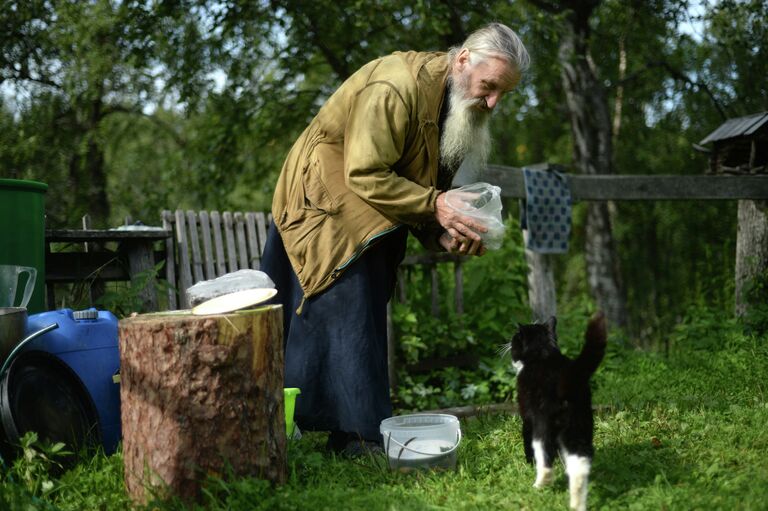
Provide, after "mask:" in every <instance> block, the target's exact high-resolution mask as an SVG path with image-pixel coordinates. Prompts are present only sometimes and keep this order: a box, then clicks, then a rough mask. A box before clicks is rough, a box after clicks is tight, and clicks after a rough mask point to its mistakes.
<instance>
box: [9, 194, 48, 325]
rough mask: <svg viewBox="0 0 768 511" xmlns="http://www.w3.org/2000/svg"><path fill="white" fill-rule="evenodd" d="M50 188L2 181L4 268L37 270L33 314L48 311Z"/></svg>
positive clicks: (31, 301) (33, 293) (30, 309)
mask: <svg viewBox="0 0 768 511" xmlns="http://www.w3.org/2000/svg"><path fill="white" fill-rule="evenodd" d="M47 190H48V185H47V184H45V183H39V182H37V181H24V180H21V179H0V264H12V265H16V266H31V267H33V268H35V269H36V270H37V280H36V281H35V288H34V291H33V292H32V297H31V298H30V300H29V304H27V311H28V312H29V313H30V314H33V313H36V312H43V311H45V310H46V308H45V193H46V191H47Z"/></svg>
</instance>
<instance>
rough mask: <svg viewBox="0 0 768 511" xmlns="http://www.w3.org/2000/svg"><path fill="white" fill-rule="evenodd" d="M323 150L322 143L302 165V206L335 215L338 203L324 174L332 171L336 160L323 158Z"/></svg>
mask: <svg viewBox="0 0 768 511" xmlns="http://www.w3.org/2000/svg"><path fill="white" fill-rule="evenodd" d="M325 152H326V151H324V150H323V144H320V145H318V146H317V147H316V148H315V149H314V150H313V151H312V153H311V154H310V156H309V158H308V160H309V161H308V162H307V164H306V165H305V167H304V178H303V180H302V182H303V185H304V208H305V209H310V210H317V211H322V212H324V213H326V214H328V215H335V214H336V212H337V211H338V205H337V202H336V200H335V199H334V196H333V194H332V193H331V191H330V189H329V187H328V184H327V183H326V179H325V178H324V176H325V175H326V174H327V173H328V172H333V168H332V166H333V165H335V164H336V162H334V161H331V160H332V159H331V158H325V157H324V156H325V154H324V153H325ZM340 165H343V162H340ZM329 167H330V168H329ZM339 172H341V166H339Z"/></svg>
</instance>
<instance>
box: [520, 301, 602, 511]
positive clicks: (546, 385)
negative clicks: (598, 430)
mask: <svg viewBox="0 0 768 511" xmlns="http://www.w3.org/2000/svg"><path fill="white" fill-rule="evenodd" d="M556 323H557V320H556V319H555V318H554V317H552V318H550V319H549V321H547V322H546V323H543V324H538V323H536V324H531V325H518V330H517V333H515V335H514V337H513V338H512V341H511V342H510V343H509V344H508V345H507V346H506V349H507V350H508V351H509V352H510V353H511V355H512V361H513V365H514V367H515V370H516V371H517V402H518V406H519V409H520V416H521V417H522V419H523V444H524V448H525V458H526V460H528V462H529V463H532V462H534V461H535V463H536V482H535V483H534V485H533V486H534V487H536V488H541V487H542V486H545V485H548V484H550V483H552V480H553V474H552V463H553V461H554V458H555V456H556V455H557V454H558V453H559V454H560V458H561V459H562V461H563V463H564V464H565V472H566V474H567V475H568V486H569V490H570V507H571V509H576V510H579V511H583V510H586V508H587V483H588V478H589V471H590V468H591V465H592V455H593V453H594V448H593V445H592V435H593V427H594V422H593V418H592V393H591V391H590V388H589V379H590V377H591V376H592V374H593V373H594V372H595V370H596V369H597V367H598V366H599V365H600V362H601V361H602V359H603V356H604V355H605V345H606V326H605V317H604V316H603V314H602V313H597V314H596V315H595V316H593V317H592V319H590V321H589V324H588V326H587V332H586V336H585V337H586V339H585V343H584V347H583V348H582V350H581V353H580V354H579V356H578V357H576V358H575V359H570V358H568V357H566V356H565V355H563V354H562V353H561V352H560V348H559V346H558V344H557V334H556V332H555V325H556Z"/></svg>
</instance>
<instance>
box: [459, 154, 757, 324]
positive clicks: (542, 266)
mask: <svg viewBox="0 0 768 511" xmlns="http://www.w3.org/2000/svg"><path fill="white" fill-rule="evenodd" d="M529 168H533V169H536V170H557V171H564V168H563V167H561V166H559V165H552V164H537V165H531V166H530V167H529ZM566 175H567V178H568V185H569V188H570V192H571V199H572V201H573V202H578V201H608V200H611V201H620V200H629V201H645V200H655V201H658V200H766V199H768V175H764V174H763V175H687V176H672V175H575V174H566ZM473 180H474V181H484V182H487V183H492V184H495V185H497V186H499V187H500V188H501V195H502V197H504V198H510V199H524V198H525V196H526V192H525V180H524V177H523V172H522V169H520V168H515V167H506V166H502V165H489V166H488V168H487V169H485V170H484V171H482V172H479V173H478V174H477V175H476V176H474V179H473ZM554 257H556V256H554V255H545V254H538V253H534V252H531V251H529V250H526V260H527V261H528V266H529V278H528V296H529V302H530V305H531V309H532V312H533V316H534V318H537V319H541V318H547V317H549V316H551V315H555V314H556V311H557V307H556V303H555V296H556V293H555V287H554V278H553V275H552V266H553V264H552V263H553V258H554Z"/></svg>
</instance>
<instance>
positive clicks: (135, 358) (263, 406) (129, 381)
mask: <svg viewBox="0 0 768 511" xmlns="http://www.w3.org/2000/svg"><path fill="white" fill-rule="evenodd" d="M282 324H283V320H282V307H281V306H279V305H276V306H267V307H261V308H259V309H256V310H252V311H241V312H238V313H233V314H222V315H212V316H193V315H192V314H189V313H184V314H180V313H178V312H172V313H158V314H144V315H139V316H135V317H133V318H128V319H124V320H121V321H120V325H119V339H120V380H121V381H120V399H121V418H122V430H123V458H124V465H125V484H126V489H127V491H128V494H129V495H130V497H131V498H132V499H133V500H134V501H137V502H145V501H146V499H147V496H148V494H149V493H151V494H154V495H158V496H159V497H161V498H163V497H166V496H169V495H177V496H180V497H181V498H183V499H185V500H197V499H198V498H199V497H200V488H201V484H202V482H203V481H204V480H205V478H206V476H208V475H234V476H250V477H258V478H261V479H266V480H269V481H271V482H273V483H283V482H285V480H286V474H287V471H286V453H285V449H286V436H285V412H284V398H283V374H284V364H283V332H282Z"/></svg>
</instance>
